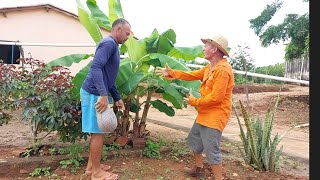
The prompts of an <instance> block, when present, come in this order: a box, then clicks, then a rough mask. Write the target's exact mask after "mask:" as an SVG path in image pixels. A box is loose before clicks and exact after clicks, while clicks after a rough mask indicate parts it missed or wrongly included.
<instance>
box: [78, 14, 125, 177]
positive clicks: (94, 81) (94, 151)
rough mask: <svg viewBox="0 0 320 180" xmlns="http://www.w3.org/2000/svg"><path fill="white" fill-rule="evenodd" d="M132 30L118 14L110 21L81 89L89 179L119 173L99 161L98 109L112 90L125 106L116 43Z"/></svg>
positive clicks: (101, 145) (113, 94)
mask: <svg viewBox="0 0 320 180" xmlns="http://www.w3.org/2000/svg"><path fill="white" fill-rule="evenodd" d="M130 34H131V26H130V24H129V22H128V21H126V20H125V19H122V18H119V19H117V20H115V21H114V22H113V24H112V30H111V35H109V36H107V37H105V38H104V39H102V40H101V42H100V43H99V44H98V46H97V48H96V52H95V55H94V58H93V61H92V65H91V68H90V71H89V73H88V75H87V77H86V79H85V80H84V82H83V84H82V87H81V90H80V97H81V109H82V131H83V132H87V133H90V134H91V138H90V150H89V153H90V154H89V160H88V164H87V168H86V174H87V175H90V176H91V179H104V178H105V179H117V178H118V175H117V174H114V173H111V172H106V170H108V169H110V168H111V167H110V166H107V165H103V164H101V163H100V160H101V155H102V147H103V140H104V137H105V133H104V132H102V131H101V130H100V129H99V127H98V123H97V116H96V111H97V112H100V113H101V112H103V111H104V110H106V108H108V95H109V94H111V96H112V98H113V100H114V102H115V104H116V106H117V107H118V108H120V109H122V108H123V107H124V104H123V101H122V100H121V98H120V96H119V93H118V90H117V88H116V86H115V81H116V77H117V74H118V70H119V63H120V54H119V44H123V43H124V42H125V41H126V40H127V39H128V37H129V35H130Z"/></svg>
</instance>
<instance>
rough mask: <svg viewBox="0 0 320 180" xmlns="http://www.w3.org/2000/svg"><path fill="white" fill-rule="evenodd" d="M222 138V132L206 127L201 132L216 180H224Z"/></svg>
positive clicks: (207, 157) (207, 158)
mask: <svg viewBox="0 0 320 180" xmlns="http://www.w3.org/2000/svg"><path fill="white" fill-rule="evenodd" d="M221 136H222V132H221V131H219V130H217V129H214V128H208V127H204V128H203V129H202V131H201V137H202V141H203V146H204V152H205V154H206V160H207V161H208V163H209V164H210V165H211V170H212V174H213V175H214V178H215V179H216V180H222V155H221V150H220V142H221Z"/></svg>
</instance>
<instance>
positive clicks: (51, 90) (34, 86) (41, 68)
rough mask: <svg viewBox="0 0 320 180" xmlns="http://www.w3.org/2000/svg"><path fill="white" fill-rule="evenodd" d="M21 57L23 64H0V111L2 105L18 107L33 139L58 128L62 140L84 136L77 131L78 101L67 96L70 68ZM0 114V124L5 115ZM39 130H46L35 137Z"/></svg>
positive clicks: (39, 138)
mask: <svg viewBox="0 0 320 180" xmlns="http://www.w3.org/2000/svg"><path fill="white" fill-rule="evenodd" d="M21 61H22V62H23V67H19V68H18V69H15V68H14V67H13V66H10V65H4V64H1V66H0V69H1V70H3V71H2V72H4V73H1V75H0V85H1V86H2V88H1V95H0V98H1V103H0V107H1V109H0V112H1V111H2V109H18V108H20V109H22V120H23V121H26V122H27V123H28V124H29V125H30V126H31V130H32V135H33V143H36V142H37V141H39V140H41V139H43V138H45V137H46V136H47V135H48V134H50V133H51V132H52V131H58V134H59V135H60V138H61V140H62V141H64V142H66V141H69V142H74V141H75V139H76V138H77V137H86V135H85V134H83V133H82V132H81V113H80V112H81V111H80V102H79V101H75V100H73V99H72V98H71V93H70V91H71V88H72V87H73V84H72V82H71V80H72V76H71V75H70V71H69V70H68V69H66V68H64V67H62V66H51V67H48V66H46V64H45V63H43V62H42V61H40V60H36V59H32V58H26V59H21ZM1 114H2V118H1V120H0V122H1V124H2V123H6V122H7V121H8V119H9V118H8V116H7V115H6V114H4V113H1ZM3 114H4V115H3ZM3 119H4V120H3ZM40 132H47V134H46V135H45V136H43V137H38V134H39V133H40Z"/></svg>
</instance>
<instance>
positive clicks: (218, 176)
mask: <svg viewBox="0 0 320 180" xmlns="http://www.w3.org/2000/svg"><path fill="white" fill-rule="evenodd" d="M211 168H212V173H213V175H214V179H215V180H222V163H220V164H213V165H211Z"/></svg>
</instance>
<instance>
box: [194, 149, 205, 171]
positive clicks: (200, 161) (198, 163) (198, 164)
mask: <svg viewBox="0 0 320 180" xmlns="http://www.w3.org/2000/svg"><path fill="white" fill-rule="evenodd" d="M193 154H194V159H195V162H196V167H201V168H203V158H202V154H199V153H196V152H193Z"/></svg>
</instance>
